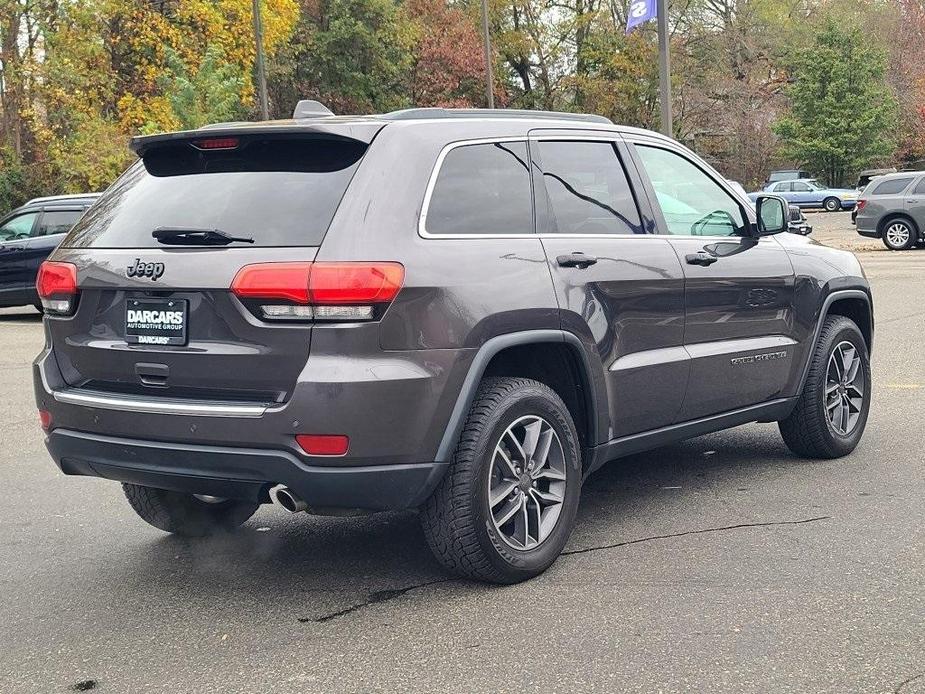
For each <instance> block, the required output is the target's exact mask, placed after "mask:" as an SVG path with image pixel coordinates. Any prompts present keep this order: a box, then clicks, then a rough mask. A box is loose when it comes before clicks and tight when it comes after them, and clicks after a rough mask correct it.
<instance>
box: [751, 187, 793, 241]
mask: <svg viewBox="0 0 925 694" xmlns="http://www.w3.org/2000/svg"><path fill="white" fill-rule="evenodd" d="M755 211H756V212H757V214H758V229H757V231H758V236H770V235H771V234H779V233H781V232H782V231H787V227H788V225H789V220H790V204H789V203H788V202H787V201H786V200H784V199H783V198H781V197H778V196H777V195H759V196H758V198H757V199H756V200H755Z"/></svg>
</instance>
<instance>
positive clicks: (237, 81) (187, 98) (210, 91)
mask: <svg viewBox="0 0 925 694" xmlns="http://www.w3.org/2000/svg"><path fill="white" fill-rule="evenodd" d="M165 53H166V69H165V71H164V72H162V73H161V74H159V75H158V77H157V80H156V85H157V89H158V91H159V92H160V93H161V94H162V95H163V96H165V97H166V98H167V101H168V102H169V104H170V107H171V110H172V111H173V113H174V114H176V117H177V120H178V121H179V127H181V128H183V129H184V130H192V129H193V128H199V127H201V126H203V125H205V124H206V123H216V122H221V121H229V120H235V119H239V118H243V117H244V115H245V114H244V108H243V106H242V104H241V91H242V89H243V88H244V84H245V78H244V72H243V70H242V69H241V66H240V65H236V64H235V63H230V62H227V61H225V60H224V58H223V56H222V51H221V49H220V48H218V47H217V46H209V47H208V48H207V49H206V52H205V55H204V56H203V58H202V62H201V63H200V65H199V69H197V70H195V71H191V70H190V69H189V67H188V66H187V64H186V63H185V62H184V61H183V60H182V59H181V58H180V55H179V54H178V53H177V52H176V51H175V50H174V49H172V48H170V47H169V46H168V47H166V48H165ZM191 73H192V74H191ZM158 130H160V124H159V123H156V122H150V123H147V124H145V127H144V131H145V132H158Z"/></svg>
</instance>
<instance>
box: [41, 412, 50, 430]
mask: <svg viewBox="0 0 925 694" xmlns="http://www.w3.org/2000/svg"><path fill="white" fill-rule="evenodd" d="M39 422H40V423H41V425H42V429H44V430H45V431H48V430H50V429H51V412H49V411H48V410H39Z"/></svg>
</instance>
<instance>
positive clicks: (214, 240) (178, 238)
mask: <svg viewBox="0 0 925 694" xmlns="http://www.w3.org/2000/svg"><path fill="white" fill-rule="evenodd" d="M151 236H153V237H154V238H155V239H157V241H158V242H159V243H166V244H171V245H175V246H227V245H228V244H229V243H236V242H237V243H253V242H254V239H251V238H246V237H243V236H232V235H231V234H226V233H225V232H224V231H222V230H221V229H184V228H177V227H158V228H157V229H155V230H154V231H152V232H151Z"/></svg>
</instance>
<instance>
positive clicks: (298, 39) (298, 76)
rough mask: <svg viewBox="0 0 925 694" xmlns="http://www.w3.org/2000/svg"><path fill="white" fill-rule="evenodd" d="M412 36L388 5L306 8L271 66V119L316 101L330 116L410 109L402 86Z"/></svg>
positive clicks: (341, 2) (327, 2) (336, 0)
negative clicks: (298, 104)
mask: <svg viewBox="0 0 925 694" xmlns="http://www.w3.org/2000/svg"><path fill="white" fill-rule="evenodd" d="M413 35H414V31H413V28H412V27H411V26H410V25H409V24H408V22H407V21H405V20H404V17H403V15H402V14H401V13H399V11H398V7H397V5H396V4H395V3H394V2H393V0H319V1H318V2H317V3H311V4H310V5H309V6H307V7H305V8H304V9H303V13H302V17H301V19H300V21H299V24H298V25H297V27H296V30H295V35H294V37H293V40H292V41H291V42H290V44H289V46H288V47H287V48H286V49H284V50H282V51H280V53H279V55H277V56H276V58H275V59H274V60H272V61H271V64H270V81H271V91H272V97H273V102H274V110H275V112H276V114H277V115H279V116H284V117H287V116H288V115H289V114H290V113H292V107H293V105H294V104H295V102H296V101H298V100H299V99H317V100H319V101H321V102H322V103H323V104H325V105H326V106H328V107H329V108H331V109H332V110H333V111H334V112H335V113H371V112H374V111H389V110H392V109H395V108H401V107H403V106H409V105H410V102H409V101H408V99H407V97H406V96H405V94H404V92H403V89H402V84H403V81H404V80H405V77H406V75H407V74H408V71H409V69H410V65H411V53H410V44H411V42H412V40H413Z"/></svg>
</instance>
